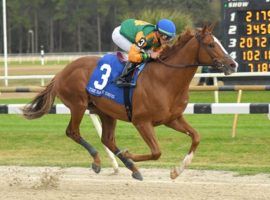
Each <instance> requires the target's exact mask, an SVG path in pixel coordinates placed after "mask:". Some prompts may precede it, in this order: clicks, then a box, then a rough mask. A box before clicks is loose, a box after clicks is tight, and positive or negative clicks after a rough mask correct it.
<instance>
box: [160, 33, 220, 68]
mask: <svg viewBox="0 0 270 200" xmlns="http://www.w3.org/2000/svg"><path fill="white" fill-rule="evenodd" d="M195 38H196V39H197V40H198V42H199V44H200V45H199V48H200V47H201V45H203V44H202V42H201V41H202V39H203V38H202V37H201V36H200V35H199V34H198V33H196V35H195ZM198 52H199V50H198ZM157 60H158V61H159V62H160V63H162V64H164V65H165V66H168V67H173V68H186V67H198V66H202V67H205V66H206V67H208V66H209V67H210V66H212V67H213V66H215V65H209V64H189V65H184V64H179V65H174V64H169V63H166V62H165V61H164V60H161V59H160V57H158V58H157ZM214 62H215V61H214Z"/></svg>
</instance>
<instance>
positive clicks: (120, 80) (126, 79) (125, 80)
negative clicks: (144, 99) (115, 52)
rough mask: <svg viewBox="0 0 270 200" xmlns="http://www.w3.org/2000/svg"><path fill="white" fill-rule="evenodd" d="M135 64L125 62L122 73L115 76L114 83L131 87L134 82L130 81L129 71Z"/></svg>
mask: <svg viewBox="0 0 270 200" xmlns="http://www.w3.org/2000/svg"><path fill="white" fill-rule="evenodd" d="M135 67H136V64H134V63H131V62H127V64H126V65H125V68H124V70H123V72H122V74H121V75H120V76H119V77H117V78H116V80H115V83H116V85H117V86H119V87H133V86H135V83H132V82H131V80H132V77H131V74H130V73H131V72H132V71H133V70H134V69H135Z"/></svg>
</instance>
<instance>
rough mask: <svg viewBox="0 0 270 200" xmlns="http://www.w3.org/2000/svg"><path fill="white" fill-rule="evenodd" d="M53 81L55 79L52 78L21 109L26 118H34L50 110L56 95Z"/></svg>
mask: <svg viewBox="0 0 270 200" xmlns="http://www.w3.org/2000/svg"><path fill="white" fill-rule="evenodd" d="M54 82H55V79H52V80H51V82H50V83H49V84H48V85H47V86H46V88H45V89H44V90H43V91H41V92H40V93H39V94H38V95H37V96H36V97H35V98H34V99H33V100H32V101H31V102H30V103H29V104H28V105H26V106H25V107H24V108H23V109H22V111H23V116H24V117H25V118H26V119H36V118H39V117H42V116H43V115H44V114H46V113H48V112H49V111H50V109H51V107H52V105H53V102H54V99H55V96H56V93H55V91H54Z"/></svg>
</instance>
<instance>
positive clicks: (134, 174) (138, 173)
mask: <svg viewBox="0 0 270 200" xmlns="http://www.w3.org/2000/svg"><path fill="white" fill-rule="evenodd" d="M132 177H133V178H135V179H137V180H139V181H142V180H143V177H142V174H141V173H140V172H139V171H136V172H133V173H132Z"/></svg>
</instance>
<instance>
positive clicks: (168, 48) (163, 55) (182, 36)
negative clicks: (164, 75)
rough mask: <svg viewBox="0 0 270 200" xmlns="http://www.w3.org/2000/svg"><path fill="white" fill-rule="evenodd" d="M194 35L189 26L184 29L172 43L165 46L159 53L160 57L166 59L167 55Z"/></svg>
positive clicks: (182, 45)
mask: <svg viewBox="0 0 270 200" xmlns="http://www.w3.org/2000/svg"><path fill="white" fill-rule="evenodd" d="M193 36H194V31H193V30H192V29H191V28H188V29H186V30H185V31H184V32H183V33H182V34H180V35H179V36H178V37H177V39H176V40H175V42H174V43H173V45H171V46H166V47H165V48H164V49H163V51H162V53H161V55H160V58H161V59H162V60H163V59H166V58H167V57H169V56H170V55H171V54H172V53H173V52H175V50H176V49H179V48H183V47H184V46H185V45H186V43H187V42H188V41H189V40H190V39H191V38H192V37H193Z"/></svg>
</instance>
